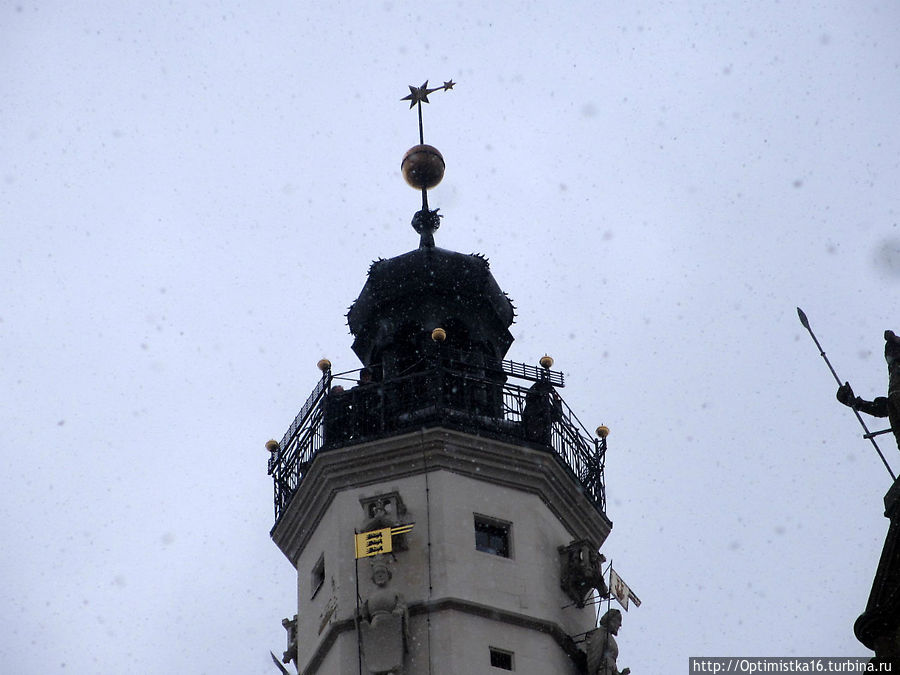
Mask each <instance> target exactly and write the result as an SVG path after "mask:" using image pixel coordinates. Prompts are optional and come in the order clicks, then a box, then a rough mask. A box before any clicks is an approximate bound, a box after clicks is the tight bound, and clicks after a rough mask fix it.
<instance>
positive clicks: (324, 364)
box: [316, 359, 331, 373]
mask: <svg viewBox="0 0 900 675" xmlns="http://www.w3.org/2000/svg"><path fill="white" fill-rule="evenodd" d="M316 367H317V368H318V369H319V370H321V371H322V372H323V373H327V372H328V371H329V370H331V361H329V360H328V359H319V362H318V363H317V364H316Z"/></svg>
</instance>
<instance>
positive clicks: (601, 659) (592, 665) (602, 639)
mask: <svg viewBox="0 0 900 675" xmlns="http://www.w3.org/2000/svg"><path fill="white" fill-rule="evenodd" d="M621 627H622V612H620V611H619V610H617V609H611V610H609V611H608V612H607V613H606V614H604V615H603V618H601V619H600V627H599V628H596V629H594V630H592V631H591V632H590V633H588V635H587V664H588V668H587V672H588V675H628V673H630V672H631V668H623V669H622V670H621V671H620V670H619V669H618V666H617V665H616V659H618V658H619V645H617V644H616V640H615V638H614V637H613V635H617V634H618V633H619V628H621Z"/></svg>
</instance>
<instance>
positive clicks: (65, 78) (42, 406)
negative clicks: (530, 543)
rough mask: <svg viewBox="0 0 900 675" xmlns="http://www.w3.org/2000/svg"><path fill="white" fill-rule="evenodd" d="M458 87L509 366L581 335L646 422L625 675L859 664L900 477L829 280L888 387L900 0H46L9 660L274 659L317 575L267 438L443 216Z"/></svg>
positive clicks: (28, 169) (233, 666)
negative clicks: (863, 426)
mask: <svg viewBox="0 0 900 675" xmlns="http://www.w3.org/2000/svg"><path fill="white" fill-rule="evenodd" d="M623 5H625V6H624V7H623ZM426 78H428V79H430V80H431V81H432V82H436V81H442V80H445V79H450V78H453V79H454V80H456V81H457V82H458V83H459V84H458V85H457V87H456V88H455V89H454V90H453V91H452V92H448V93H441V94H438V95H435V96H434V97H433V98H432V103H431V105H430V106H428V107H427V108H426V110H425V126H426V140H427V141H428V142H430V143H432V144H434V145H436V146H437V147H438V148H439V149H440V150H441V151H442V152H443V154H444V156H445V159H446V161H447V172H446V176H445V178H444V181H443V183H442V184H441V185H440V186H439V187H438V188H436V189H435V190H434V191H433V193H432V197H431V203H432V206H436V207H440V208H441V213H443V214H444V215H445V218H444V221H443V224H442V227H441V229H440V231H439V232H438V233H437V234H436V239H437V243H438V245H439V246H443V247H446V248H452V249H456V250H460V251H464V252H474V251H478V252H481V253H484V254H486V255H487V256H489V257H490V259H491V262H492V269H493V272H494V275H495V277H496V278H497V280H498V282H499V283H500V285H501V287H502V288H503V289H504V290H506V291H507V292H508V293H509V294H510V296H511V297H512V298H513V300H514V301H515V303H516V305H517V307H518V319H517V322H516V324H515V325H514V326H513V334H514V335H515V337H516V342H515V343H514V345H513V347H512V349H511V351H510V353H509V357H510V358H513V359H515V360H519V361H526V362H529V363H534V362H536V360H537V359H538V358H539V357H540V356H541V355H542V354H544V353H545V352H548V353H550V354H552V355H553V356H554V357H555V359H556V366H557V367H559V368H560V369H562V370H564V371H565V372H566V374H567V383H568V386H567V388H566V389H565V390H564V391H563V395H564V397H565V398H566V400H567V402H568V403H569V404H570V405H571V406H572V408H573V409H574V410H575V411H576V412H577V413H578V414H579V416H580V417H581V419H582V420H583V421H584V422H585V424H586V425H587V426H588V427H589V428H593V427H594V426H596V425H597V424H600V423H605V424H607V425H608V426H609V427H610V428H611V430H612V433H611V435H610V438H609V444H610V450H609V456H608V464H607V466H608V471H607V484H608V494H609V516H610V517H611V519H612V520H613V522H614V528H613V533H612V535H611V537H610V539H609V540H608V542H607V543H606V544H605V546H604V548H603V551H604V553H605V554H606V555H607V557H608V558H612V559H613V560H614V562H615V564H616V568H617V570H619V571H620V572H621V574H622V576H623V577H624V578H625V580H626V581H627V582H628V583H629V584H630V585H631V586H632V587H633V588H634V590H635V592H636V593H637V594H638V595H639V596H640V597H641V599H642V600H643V605H642V606H641V607H640V608H637V609H634V608H633V609H632V610H631V611H629V612H628V613H627V615H626V616H625V620H624V626H623V628H622V631H621V633H620V638H621V639H620V640H619V645H620V651H621V657H620V665H623V666H626V665H627V666H631V668H632V670H633V672H634V673H635V675H640V674H641V673H643V674H654V675H655V674H659V673H675V672H681V671H682V670H683V669H685V668H686V666H687V658H688V656H698V655H804V656H807V655H828V656H848V655H865V654H866V651H865V650H864V649H863V648H862V646H861V645H860V644H859V643H857V642H856V640H855V638H854V637H853V633H852V624H853V621H854V620H855V618H856V617H857V616H858V615H859V613H860V612H861V611H862V610H863V609H864V607H865V602H866V598H867V595H868V591H869V587H870V584H871V580H872V576H873V574H874V571H875V568H876V565H877V562H878V556H879V553H880V550H881V545H882V542H883V537H884V534H885V532H886V529H887V521H886V519H884V518H883V517H882V515H881V514H882V510H883V506H882V501H881V500H882V497H883V494H884V492H885V491H886V490H887V488H888V487H889V485H890V479H889V477H888V475H887V472H886V471H885V470H884V468H883V466H881V464H880V462H879V460H878V459H877V457H876V456H875V454H874V452H873V451H872V449H871V446H869V445H868V444H867V443H866V442H864V441H863V440H861V439H860V433H861V432H860V430H859V428H858V427H857V422H856V421H855V420H854V419H853V417H852V414H851V413H850V412H849V411H848V410H846V409H845V408H843V407H842V406H840V405H839V404H838V403H837V402H836V401H835V400H834V389H835V387H834V383H833V381H832V379H831V376H830V374H829V373H828V371H827V369H826V367H825V365H824V363H822V361H821V359H820V358H819V356H818V354H817V352H816V349H815V347H814V345H813V344H812V342H811V341H810V340H809V338H808V336H807V335H806V334H805V332H804V331H803V329H802V327H801V326H800V324H799V322H798V321H797V317H796V313H795V307H796V306H797V305H800V306H801V307H803V308H804V309H805V310H806V312H807V314H808V315H809V318H810V320H811V322H812V324H813V327H814V329H815V330H816V331H817V334H818V336H819V338H820V339H821V340H822V342H823V345H824V347H825V349H826V350H827V351H828V353H829V356H830V357H831V358H832V359H833V361H834V363H835V366H836V368H837V369H838V372H839V374H840V375H841V377H843V378H845V379H850V380H851V382H852V383H853V384H854V386H855V388H856V390H857V393H859V394H861V395H864V396H866V397H868V398H871V397H872V396H874V395H880V394H883V393H884V392H885V390H886V383H887V378H886V369H885V365H884V361H883V359H882V356H881V352H882V348H883V341H882V337H881V335H882V331H884V329H886V328H892V329H894V330H900V322H898V318H897V316H896V314H895V312H894V311H893V308H895V307H896V299H897V293H898V290H900V228H898V225H897V222H898V213H897V204H896V201H897V194H898V192H897V186H898V185H900V138H898V131H897V128H898V127H897V119H898V116H897V113H898V110H900V9H898V5H897V4H896V3H894V2H863V1H854V2H844V3H791V2H766V1H754V2H722V3H650V2H636V3H618V2H615V3H612V2H597V1H594V2H567V3H558V4H553V3H539V4H538V3H527V2H521V3H512V2H510V3H502V4H501V3H490V4H487V6H486V3H482V2H454V3H449V2H432V3H405V2H383V3H378V2H373V3H351V2H330V3H321V4H312V3H302V2H293V3H287V2H284V3H274V2H273V3H262V2H258V3H228V2H222V3H219V2H187V3H169V4H166V5H163V4H162V3H144V2H142V3H137V2H121V1H116V2H85V3H66V2H29V1H27V0H21V2H17V1H15V0H14V1H13V2H2V3H0V232H2V239H0V275H2V277H0V287H2V289H3V291H2V294H0V348H2V356H3V358H2V361H0V386H2V392H3V398H2V405H0V442H2V448H3V456H4V470H3V471H2V474H0V513H2V515H3V522H4V527H3V533H4V539H5V545H4V546H3V547H2V553H0V578H2V580H3V582H2V584H0V599H2V604H3V606H4V608H5V609H4V611H3V612H0V660H2V661H3V662H4V664H6V665H5V667H4V669H5V670H6V672H15V673H45V672H48V671H49V672H57V671H62V672H69V673H79V674H80V673H107V672H125V671H127V672H140V673H213V672H215V673H223V672H224V673H242V674H243V673H260V674H263V673H272V672H274V670H273V667H272V664H271V662H270V659H269V656H268V651H269V649H272V650H274V651H276V653H277V652H279V651H280V650H281V649H283V641H284V632H283V630H282V628H281V625H280V620H281V618H282V617H284V616H288V615H292V614H293V613H294V612H295V597H296V594H295V590H294V589H295V578H294V570H293V568H292V567H291V565H290V564H289V563H288V562H287V560H286V559H285V558H284V557H283V556H282V554H281V553H280V552H279V551H278V549H277V548H276V547H275V545H274V544H273V543H272V542H271V541H270V540H269V537H268V532H269V528H270V527H271V525H272V520H273V514H272V503H271V484H270V481H269V478H268V477H267V476H266V471H265V461H266V458H267V454H266V452H265V449H264V443H265V441H266V440H267V439H269V438H271V437H275V438H280V437H281V434H282V433H283V432H284V430H285V429H286V427H287V425H288V424H289V423H290V422H291V420H292V419H293V417H294V415H295V414H296V412H297V410H298V409H299V407H300V405H301V404H302V402H303V400H304V399H305V398H306V395H307V394H308V392H309V390H310V389H311V388H312V386H313V385H314V384H315V381H316V379H317V377H318V374H319V373H318V371H317V370H316V368H315V364H316V361H317V360H318V359H319V358H321V357H322V356H327V357H329V358H330V359H331V360H332V361H333V362H334V364H335V367H336V368H338V369H340V370H344V369H349V368H353V367H356V365H357V361H356V359H355V357H354V356H353V354H352V352H351V351H350V338H349V335H348V334H347V328H346V324H345V319H344V314H345V312H346V309H347V307H348V306H349V304H350V303H351V302H352V301H353V299H354V298H355V297H356V296H357V294H358V293H359V291H360V289H361V288H362V285H363V283H364V280H365V272H366V269H367V267H368V263H369V262H370V261H371V260H372V259H374V258H376V257H379V256H381V257H388V256H393V255H397V254H400V253H402V252H404V251H407V250H409V249H411V248H414V247H415V246H416V244H417V242H418V238H417V236H416V235H415V233H414V232H413V231H412V229H411V228H410V227H409V220H410V217H411V216H412V213H413V212H414V211H415V210H416V208H417V206H418V204H417V200H418V197H417V195H416V194H415V192H414V191H412V190H410V189H409V187H407V186H406V185H405V184H404V182H403V181H402V179H401V177H400V175H399V165H400V159H401V157H402V155H403V153H404V152H405V150H406V149H407V148H408V147H409V146H411V145H413V144H414V143H415V142H416V140H417V136H416V128H415V114H414V112H412V111H409V110H408V108H407V106H406V104H405V103H401V102H400V101H399V99H400V98H401V97H402V96H403V95H405V94H406V93H407V92H408V90H407V85H410V84H415V85H418V84H420V83H421V82H422V81H423V80H425V79H426ZM871 426H872V428H873V429H874V428H884V425H883V424H882V422H880V421H875V422H873V423H872V425H871ZM881 445H882V448H883V449H884V450H885V452H886V453H887V454H888V456H889V458H890V459H891V461H892V462H893V464H894V467H895V470H900V461H898V460H900V457H898V453H897V448H896V447H895V444H894V441H893V439H892V438H890V437H884V438H883V439H882V441H881ZM548 583H555V582H553V581H552V580H548Z"/></svg>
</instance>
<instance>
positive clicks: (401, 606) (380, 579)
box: [359, 561, 409, 675]
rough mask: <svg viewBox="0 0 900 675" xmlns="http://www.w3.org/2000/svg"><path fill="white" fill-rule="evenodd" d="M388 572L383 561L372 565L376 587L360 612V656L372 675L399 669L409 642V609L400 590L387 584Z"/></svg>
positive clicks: (388, 579) (400, 670) (394, 671)
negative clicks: (393, 588)
mask: <svg viewBox="0 0 900 675" xmlns="http://www.w3.org/2000/svg"><path fill="white" fill-rule="evenodd" d="M391 576H392V575H391V570H390V568H389V567H388V566H387V565H386V564H384V563H383V562H380V561H378V562H375V563H374V564H373V565H372V582H373V583H374V584H375V588H374V589H373V590H372V592H371V593H370V594H369V597H368V598H367V599H366V601H365V603H364V604H363V606H362V609H361V612H360V615H361V616H360V620H359V629H360V635H361V637H362V646H363V656H364V658H365V662H366V669H367V670H368V671H369V673H372V674H373V675H382V674H387V673H402V672H403V661H404V657H405V655H406V652H407V650H408V645H409V611H408V609H407V606H406V601H405V600H404V599H403V594H402V593H399V592H397V591H394V590H390V589H388V588H387V585H388V582H389V581H390V580H391Z"/></svg>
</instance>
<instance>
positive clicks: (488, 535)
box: [475, 516, 510, 558]
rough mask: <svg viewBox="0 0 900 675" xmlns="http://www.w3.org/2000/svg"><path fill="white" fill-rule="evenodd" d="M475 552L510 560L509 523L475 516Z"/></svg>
mask: <svg viewBox="0 0 900 675" xmlns="http://www.w3.org/2000/svg"><path fill="white" fill-rule="evenodd" d="M475 550H476V551H481V552H482V553H490V554H491V555H498V556H500V557H501V558H509V557H510V547H509V523H503V522H501V521H499V520H492V519H490V518H484V517H482V516H475Z"/></svg>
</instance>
